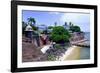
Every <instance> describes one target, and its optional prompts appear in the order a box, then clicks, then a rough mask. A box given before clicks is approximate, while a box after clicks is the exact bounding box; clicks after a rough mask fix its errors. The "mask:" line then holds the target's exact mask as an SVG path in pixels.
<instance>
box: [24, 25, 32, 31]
mask: <svg viewBox="0 0 100 73" xmlns="http://www.w3.org/2000/svg"><path fill="white" fill-rule="evenodd" d="M25 31H33V29H32V27H31V26H30V25H27V26H26V28H25Z"/></svg>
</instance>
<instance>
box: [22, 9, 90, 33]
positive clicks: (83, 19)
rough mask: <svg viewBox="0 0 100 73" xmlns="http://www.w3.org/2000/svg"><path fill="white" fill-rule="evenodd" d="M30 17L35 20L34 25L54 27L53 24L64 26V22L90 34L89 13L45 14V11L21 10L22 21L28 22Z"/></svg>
mask: <svg viewBox="0 0 100 73" xmlns="http://www.w3.org/2000/svg"><path fill="white" fill-rule="evenodd" d="M29 17H32V18H35V20H36V25H37V26H39V25H46V26H54V24H55V22H56V23H57V25H58V26H62V25H64V23H65V22H67V24H69V22H72V23H73V24H74V25H77V26H79V27H80V28H81V30H82V31H84V32H90V14H89V13H74V12H73V13H72V12H66V13H64V12H50V11H48V12H46V11H32V10H23V11H22V20H23V21H24V22H28V20H27V19H28V18H29Z"/></svg>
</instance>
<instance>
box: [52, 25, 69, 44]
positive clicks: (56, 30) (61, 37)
mask: <svg viewBox="0 0 100 73" xmlns="http://www.w3.org/2000/svg"><path fill="white" fill-rule="evenodd" d="M70 37H71V35H70V33H69V32H68V30H66V29H64V27H63V26H56V27H53V31H52V33H51V39H52V40H53V41H54V42H56V43H62V42H68V41H69V38H70Z"/></svg>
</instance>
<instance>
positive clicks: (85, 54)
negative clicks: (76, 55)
mask: <svg viewBox="0 0 100 73" xmlns="http://www.w3.org/2000/svg"><path fill="white" fill-rule="evenodd" d="M85 39H87V40H89V43H90V32H85ZM80 59H90V48H87V47H82V48H81V50H80Z"/></svg>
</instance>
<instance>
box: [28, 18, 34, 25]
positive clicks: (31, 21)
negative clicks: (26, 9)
mask: <svg viewBox="0 0 100 73" xmlns="http://www.w3.org/2000/svg"><path fill="white" fill-rule="evenodd" d="M27 20H28V22H30V24H31V25H32V24H35V23H36V21H35V18H32V17H29V18H28V19H27Z"/></svg>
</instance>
